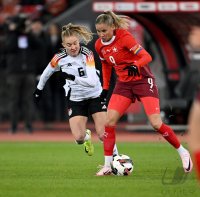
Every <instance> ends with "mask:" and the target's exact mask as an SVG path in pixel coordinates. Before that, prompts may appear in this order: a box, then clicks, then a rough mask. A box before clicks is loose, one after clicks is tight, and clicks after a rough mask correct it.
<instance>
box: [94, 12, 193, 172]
mask: <svg viewBox="0 0 200 197" xmlns="http://www.w3.org/2000/svg"><path fill="white" fill-rule="evenodd" d="M95 25H96V31H97V34H98V36H99V39H98V40H97V41H96V43H95V49H96V51H97V53H98V54H99V57H100V59H101V63H102V73H103V91H102V93H101V98H102V99H105V98H106V96H107V92H108V89H109V83H110V76H111V70H112V68H114V69H115V72H116V74H117V76H118V79H117V82H116V85H115V88H114V91H113V94H112V96H111V99H110V102H109V104H108V112H107V124H106V127H105V135H104V156H105V164H104V166H103V167H102V169H100V171H98V172H97V173H96V175H97V176H104V175H109V174H111V167H110V163H111V162H112V159H113V156H112V154H113V152H112V150H113V146H114V144H115V127H116V124H117V122H118V120H119V119H120V117H121V116H122V115H123V114H124V112H125V111H126V110H127V108H128V107H129V106H130V105H131V103H134V102H135V100H136V99H137V100H139V101H140V102H142V104H143V106H144V109H145V112H146V114H147V116H148V119H149V121H150V123H151V125H152V127H153V128H154V129H155V130H156V131H157V132H159V133H160V134H161V135H162V136H163V137H164V138H165V139H166V140H167V141H168V142H169V143H170V144H171V145H172V146H173V147H174V148H175V149H177V151H178V153H179V155H180V157H181V160H182V164H183V168H184V171H185V172H190V171H191V170H192V166H193V164H192V160H191V158H190V154H189V152H188V151H187V150H186V149H185V148H184V147H183V146H182V145H181V144H180V142H179V140H178V139H177V137H176V135H175V133H174V131H173V130H172V129H171V128H170V127H169V126H167V125H166V124H164V123H163V122H162V120H161V116H160V106H159V96H158V89H157V86H156V83H155V78H154V76H153V74H152V73H151V71H150V68H149V66H148V63H150V62H151V60H152V58H151V56H150V54H149V53H148V52H147V51H146V50H145V49H144V48H143V47H142V46H141V45H140V44H138V43H137V41H136V40H135V38H134V36H133V35H131V34H130V33H129V32H128V31H127V30H126V29H127V28H128V26H129V19H128V18H127V17H124V16H118V15H116V14H115V13H113V12H111V11H107V12H104V13H103V14H101V15H99V16H98V17H97V19H96V24H95Z"/></svg>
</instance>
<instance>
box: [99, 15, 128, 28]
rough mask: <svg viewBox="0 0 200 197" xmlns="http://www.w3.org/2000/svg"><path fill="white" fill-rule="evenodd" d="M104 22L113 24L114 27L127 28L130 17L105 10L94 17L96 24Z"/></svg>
mask: <svg viewBox="0 0 200 197" xmlns="http://www.w3.org/2000/svg"><path fill="white" fill-rule="evenodd" d="M100 23H104V24H107V25H108V26H112V25H114V26H115V28H122V29H128V28H129V26H130V19H129V17H128V16H125V15H116V14H115V13H114V12H112V11H105V12H104V13H103V14H101V15H99V16H98V17H97V18H96V24H100Z"/></svg>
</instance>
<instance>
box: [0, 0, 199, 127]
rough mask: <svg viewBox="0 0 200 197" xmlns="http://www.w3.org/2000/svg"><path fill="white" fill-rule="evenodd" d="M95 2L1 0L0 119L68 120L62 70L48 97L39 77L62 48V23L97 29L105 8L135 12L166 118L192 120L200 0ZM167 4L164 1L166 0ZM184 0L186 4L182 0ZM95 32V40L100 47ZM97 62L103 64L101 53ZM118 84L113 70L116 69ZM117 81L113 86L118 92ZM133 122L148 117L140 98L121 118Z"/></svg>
mask: <svg viewBox="0 0 200 197" xmlns="http://www.w3.org/2000/svg"><path fill="white" fill-rule="evenodd" d="M148 2H149V1H141V0H140V1H139V0H138V1H137V0H135V1H134V0H132V1H130V0H129V1H126V0H124V1H113V2H112V1H109V2H108V1H95V0H93V1H92V0H37V1H36V0H35V1H31V0H21V1H20V0H1V1H0V125H1V123H5V122H8V123H9V124H10V127H11V128H14V127H17V124H18V123H19V122H24V125H25V128H26V129H28V130H29V129H30V128H31V127H32V124H33V123H34V122H38V121H39V122H44V123H45V125H46V127H47V128H48V127H49V128H50V127H51V124H52V123H53V122H64V121H66V120H67V119H68V116H67V113H66V106H67V101H66V99H65V97H64V89H63V88H62V85H63V84H62V82H61V81H60V79H59V76H58V75H57V74H56V73H55V74H54V75H53V76H52V77H51V78H50V80H49V81H48V82H47V84H46V86H45V89H44V94H43V98H42V101H41V102H40V103H39V104H38V105H36V104H35V103H34V102H33V100H32V93H33V90H34V89H35V87H36V84H37V82H38V79H39V76H40V74H41V73H42V71H43V70H44V68H45V67H46V66H47V64H48V62H49V61H50V59H51V58H52V57H53V55H54V54H55V53H56V51H58V50H59V48H60V47H61V40H60V30H61V27H62V25H65V24H68V23H69V22H72V23H76V24H84V25H86V26H87V27H88V28H90V29H91V30H92V31H93V32H95V25H94V24H95V18H96V16H97V15H98V14H100V13H101V12H103V11H104V10H108V9H112V10H113V11H115V12H116V13H119V14H125V15H128V16H129V17H131V19H132V21H131V27H130V31H131V32H132V33H133V35H134V36H135V37H136V39H137V40H138V41H139V42H140V43H141V44H142V45H143V46H144V48H146V50H147V51H148V52H149V53H150V54H151V55H152V57H153V62H152V63H151V64H150V67H151V69H152V71H153V73H154V74H155V76H156V80H157V85H158V88H159V92H160V101H161V103H160V105H161V114H162V117H163V119H164V121H165V122H167V123H169V124H173V125H180V126H183V125H184V126H186V125H187V119H188V114H189V110H190V107H191V103H192V101H193V98H194V94H195V89H196V85H197V84H198V83H199V79H200V77H199V71H200V64H199V63H200V52H199V51H194V50H192V49H191V47H190V46H189V45H188V39H187V38H188V35H189V32H190V29H191V27H192V26H195V25H197V26H198V25H199V24H200V12H199V11H200V10H199V9H200V8H199V7H200V5H199V2H198V1H192V2H191V3H190V2H188V1H183V0H182V1H180V2H179V1H170V2H169V4H162V1H150V2H151V4H148ZM164 2H165V3H166V1H164ZM184 2H185V3H184ZM96 39H97V36H94V39H93V41H92V42H91V43H90V44H89V46H88V47H89V48H90V49H91V50H93V51H94V43H95V40H96ZM94 54H95V59H96V67H97V69H99V70H101V65H100V62H99V58H98V56H97V54H96V53H95V51H94ZM112 81H113V83H112V85H111V86H112V87H113V85H114V83H115V73H113V76H112ZM112 87H111V90H110V93H111V92H112ZM121 121H124V122H126V123H127V124H141V125H143V124H146V122H147V119H146V116H145V114H144V110H143V108H142V107H141V105H140V103H136V104H135V105H134V106H131V107H130V108H129V109H128V110H127V113H126V114H125V115H124V116H123V117H122V118H121Z"/></svg>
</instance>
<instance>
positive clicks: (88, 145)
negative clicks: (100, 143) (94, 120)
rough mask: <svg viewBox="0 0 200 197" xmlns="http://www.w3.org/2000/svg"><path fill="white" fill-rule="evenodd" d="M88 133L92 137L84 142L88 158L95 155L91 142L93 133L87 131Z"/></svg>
mask: <svg viewBox="0 0 200 197" xmlns="http://www.w3.org/2000/svg"><path fill="white" fill-rule="evenodd" d="M86 133H87V134H88V135H89V136H90V138H89V139H88V140H86V141H85V142H84V147H85V152H86V153H87V154H88V156H92V155H93V154H94V146H93V144H92V142H91V131H90V130H89V129H86Z"/></svg>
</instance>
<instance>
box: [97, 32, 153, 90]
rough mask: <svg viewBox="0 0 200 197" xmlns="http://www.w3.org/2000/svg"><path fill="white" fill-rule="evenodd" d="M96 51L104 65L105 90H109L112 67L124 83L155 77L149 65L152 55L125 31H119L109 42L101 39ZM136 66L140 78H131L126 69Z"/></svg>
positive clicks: (98, 41)
mask: <svg viewBox="0 0 200 197" xmlns="http://www.w3.org/2000/svg"><path fill="white" fill-rule="evenodd" d="M95 49H96V51H97V53H98V54H99V57H100V59H101V63H102V73H103V88H104V89H108V88H109V83H110V76H111V71H112V67H114V69H115V72H116V74H117V76H118V80H119V81H122V82H128V81H136V80H140V79H142V78H144V77H153V74H152V73H151V71H150V68H149V66H148V63H149V62H151V60H152V58H151V56H150V54H149V53H148V52H147V51H146V50H145V49H143V48H142V46H141V45H139V44H138V43H137V41H136V40H135V38H134V37H133V35H132V34H131V33H130V32H128V31H127V30H125V29H117V30H116V32H115V35H114V36H113V37H112V39H111V40H110V41H108V42H103V41H102V40H101V39H100V38H99V39H98V40H97V41H96V43H95ZM131 65H136V66H138V68H139V72H140V76H129V75H128V72H127V70H124V68H125V67H127V66H131Z"/></svg>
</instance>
